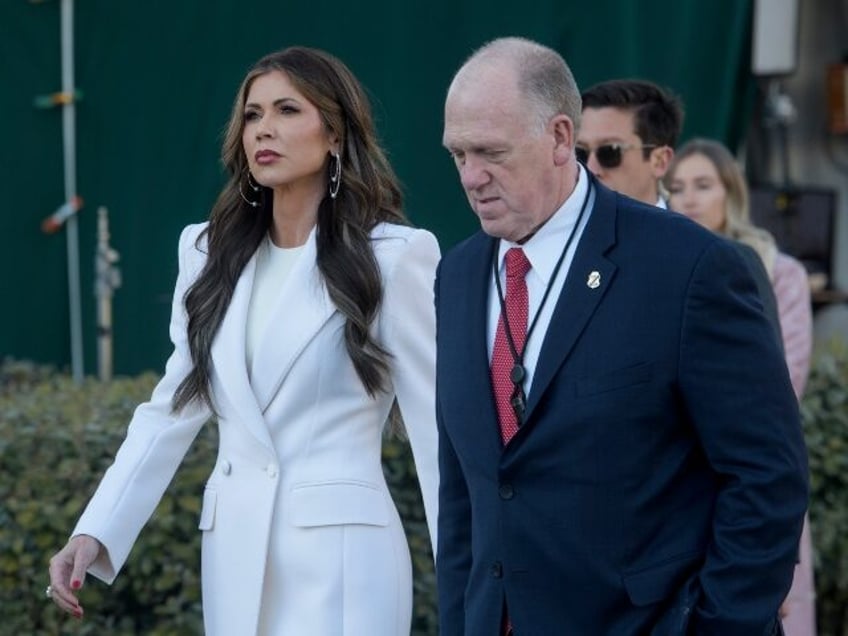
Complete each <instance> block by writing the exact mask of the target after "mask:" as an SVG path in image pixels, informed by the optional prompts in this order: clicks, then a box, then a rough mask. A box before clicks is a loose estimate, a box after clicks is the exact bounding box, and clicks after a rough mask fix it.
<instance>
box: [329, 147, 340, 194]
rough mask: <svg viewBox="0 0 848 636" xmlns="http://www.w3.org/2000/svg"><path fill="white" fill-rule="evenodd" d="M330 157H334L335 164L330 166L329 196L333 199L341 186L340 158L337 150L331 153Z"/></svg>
mask: <svg viewBox="0 0 848 636" xmlns="http://www.w3.org/2000/svg"><path fill="white" fill-rule="evenodd" d="M332 157H333V159H335V165H333V166H331V167H330V171H331V172H330V198H331V199H335V198H336V197H337V196H338V194H339V188H340V187H341V186H342V159H341V157H340V156H339V153H337V152H334V153H332Z"/></svg>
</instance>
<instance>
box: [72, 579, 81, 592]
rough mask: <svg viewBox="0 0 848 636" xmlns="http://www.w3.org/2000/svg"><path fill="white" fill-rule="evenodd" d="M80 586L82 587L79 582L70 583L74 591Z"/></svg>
mask: <svg viewBox="0 0 848 636" xmlns="http://www.w3.org/2000/svg"><path fill="white" fill-rule="evenodd" d="M81 585H82V582H80V581H79V580H76V581H71V587H72V588H73V589H75V590H78V589H79V588H80V586H81Z"/></svg>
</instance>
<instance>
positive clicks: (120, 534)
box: [73, 225, 211, 583]
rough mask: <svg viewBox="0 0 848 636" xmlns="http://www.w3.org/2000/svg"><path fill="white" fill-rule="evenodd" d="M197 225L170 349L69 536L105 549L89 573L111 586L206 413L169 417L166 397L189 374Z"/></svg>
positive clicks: (189, 239) (186, 241)
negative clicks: (188, 295)
mask: <svg viewBox="0 0 848 636" xmlns="http://www.w3.org/2000/svg"><path fill="white" fill-rule="evenodd" d="M202 227H203V226H200V225H194V226H189V227H187V228H186V229H185V230H183V233H182V235H181V236H180V249H179V263H180V266H179V275H178V277H177V283H176V287H175V290H174V299H173V304H172V309H171V322H170V330H169V332H170V337H171V341H172V343H173V345H174V350H173V353H172V354H171V356H170V357H169V359H168V362H167V364H166V366H165V373H164V375H163V377H162V379H161V380H160V381H159V383H158V384H157V385H156V388H155V389H154V390H153V394H152V395H151V397H150V400H149V401H147V402H145V403H144V404H141V405H140V406H139V407H138V408H136V410H135V413H134V414H133V417H132V420H131V421H130V424H129V427H128V428H127V436H126V438H125V439H124V441H123V443H122V444H121V447H120V448H119V449H118V452H117V455H116V456H115V460H114V462H113V463H112V465H111V466H110V467H109V469H108V470H107V471H106V473H105V474H104V476H103V479H102V480H101V482H100V484H99V485H98V487H97V490H96V492H95V493H94V496H93V497H92V498H91V501H90V502H89V503H88V506H87V507H86V509H85V511H84V512H83V514H82V516H81V517H80V520H79V521H78V523H77V526H76V528H75V529H74V531H73V534H74V535H77V534H87V535H91V536H93V537H95V538H96V539H97V540H98V541H100V543H102V544H103V546H104V548H105V550H104V551H102V552H101V555H100V557H99V558H98V559H97V561H95V562H94V563H93V564H92V566H91V568H90V573H91V574H92V575H94V576H96V577H97V578H99V579H101V580H103V581H105V582H107V583H111V582H112V581H113V580H114V579H115V577H116V576H117V574H118V572H119V571H120V570H121V568H122V567H123V565H124V563H125V562H126V559H127V557H128V556H129V552H130V549H131V548H132V545H133V544H134V543H135V540H136V538H137V537H138V534H139V532H141V529H142V527H143V526H144V524H145V523H146V522H147V520H148V519H149V518H150V515H151V514H153V511H154V510H155V508H156V505H157V504H158V503H159V500H160V499H161V497H162V494H163V493H164V492H165V489H166V488H167V487H168V484H169V483H170V481H171V479H172V478H173V476H174V473H175V472H176V470H177V467H178V466H179V464H180V462H181V461H182V458H183V457H184V456H185V454H186V452H187V451H188V448H189V446H190V445H191V442H192V441H193V440H194V438H195V437H196V435H197V433H198V431H199V430H200V428H201V426H202V425H203V423H204V422H205V421H206V420H207V419H208V418H209V416H210V414H211V413H210V411H209V409H208V408H206V407H205V406H202V405H198V404H190V405H188V406H187V407H186V408H184V409H183V410H182V411H181V412H180V413H178V414H174V413H172V412H171V398H172V397H173V395H174V392H175V391H176V389H177V387H178V386H179V384H180V383H181V382H182V380H183V378H185V376H186V374H187V373H188V372H189V371H190V370H191V367H192V363H191V356H190V354H189V350H188V339H187V332H186V324H187V317H186V312H185V307H184V305H183V296H184V295H185V292H186V291H187V289H188V288H189V286H190V285H191V282H192V281H193V280H194V278H195V276H196V274H197V272H198V271H199V269H200V266H201V263H200V261H201V257H200V254H199V253H198V252H197V250H196V248H195V241H196V239H197V236H198V234H199V231H200V229H202Z"/></svg>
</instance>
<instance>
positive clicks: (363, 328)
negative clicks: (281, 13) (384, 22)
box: [172, 47, 406, 412]
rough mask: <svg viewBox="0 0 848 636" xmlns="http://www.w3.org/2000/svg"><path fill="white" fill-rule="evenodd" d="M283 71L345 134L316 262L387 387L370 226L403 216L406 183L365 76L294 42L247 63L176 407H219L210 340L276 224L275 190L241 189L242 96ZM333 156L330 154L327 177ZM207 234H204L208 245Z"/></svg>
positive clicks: (368, 380)
mask: <svg viewBox="0 0 848 636" xmlns="http://www.w3.org/2000/svg"><path fill="white" fill-rule="evenodd" d="M272 71H281V72H282V73H284V74H285V75H286V76H287V77H288V79H289V80H290V81H291V82H292V83H293V84H294V85H295V87H296V88H297V89H298V91H300V92H301V93H302V94H303V95H304V96H305V97H306V98H307V99H308V100H309V101H310V102H311V103H312V104H314V105H315V107H316V108H317V109H318V111H319V113H320V115H321V119H322V120H323V122H324V126H325V127H326V129H327V131H328V132H330V133H332V134H335V135H336V136H338V138H339V149H340V155H341V162H342V185H341V188H340V190H339V192H338V196H337V197H336V198H335V199H333V198H331V197H330V196H329V188H328V193H327V195H325V197H324V199H323V200H322V201H321V204H320V205H319V207H318V222H317V225H318V226H317V232H316V241H317V251H318V256H317V264H318V269H319V271H320V272H321V276H322V278H323V282H324V284H325V285H326V286H327V291H328V293H329V295H330V298H331V299H332V301H333V303H334V304H335V305H336V307H337V308H338V310H339V311H340V312H341V313H342V314H343V315H344V316H345V319H346V323H345V329H344V338H345V346H346V349H347V352H348V355H350V358H351V361H352V362H353V365H354V368H355V369H356V373H357V375H358V376H359V379H360V380H361V381H362V384H363V385H364V387H365V389H366V391H367V392H368V394H369V395H372V396H373V395H375V394H376V393H377V392H379V391H382V390H384V389H385V388H386V385H387V378H388V370H389V353H388V352H387V351H386V350H385V349H384V348H383V347H382V346H381V345H380V344H379V343H378V342H376V341H375V340H374V338H373V337H372V336H371V334H370V332H369V327H370V325H371V323H372V322H373V320H374V318H375V317H376V315H377V312H378V310H379V308H380V303H381V302H382V287H381V281H380V271H379V267H378V265H377V260H376V258H375V256H374V251H373V249H372V246H371V240H370V233H371V230H372V229H373V228H374V226H375V225H377V224H378V223H380V222H382V221H390V222H393V223H401V224H405V223H406V219H405V217H404V215H403V212H402V195H401V190H400V185H399V183H398V180H397V177H396V176H395V174H394V172H393V170H392V168H391V166H390V165H389V162H388V161H387V159H386V156H385V153H384V152H383V150H382V149H381V148H380V145H379V143H378V140H377V136H376V133H375V131H374V123H373V119H372V116H371V108H370V105H369V102H368V98H367V96H366V94H365V91H364V90H363V88H362V86H361V85H360V83H359V82H358V81H357V79H356V78H355V77H354V76H353V74H352V73H351V72H350V70H349V69H348V68H347V66H345V65H344V64H343V63H342V62H341V61H340V60H338V59H337V58H335V57H333V56H332V55H330V54H328V53H326V52H324V51H320V50H317V49H311V48H305V47H290V48H287V49H283V50H282V51H278V52H275V53H271V54H270V55H266V56H265V57H263V58H262V59H260V60H259V61H258V62H256V64H255V65H254V66H253V68H251V69H250V71H249V72H248V73H247V76H246V77H245V78H244V81H243V82H242V84H241V87H240V88H239V90H238V94H237V96H236V99H235V103H234V105H233V111H232V115H231V117H230V121H229V124H228V126H227V129H226V133H225V136H224V143H223V147H222V150H221V158H222V160H223V163H224V166H225V167H226V169H227V172H228V173H229V180H228V182H227V184H226V185H225V186H224V188H223V190H222V191H221V193H220V194H219V195H218V199H217V201H216V202H215V205H214V206H213V207H212V212H211V215H210V218H209V225H208V227H207V229H206V231H205V232H204V234H205V235H206V237H205V238H206V244H207V248H206V249H207V251H208V255H207V259H206V264H205V266H204V268H203V271H202V272H201V273H200V275H199V276H198V278H197V280H196V281H195V282H194V283H193V284H192V285H191V287H190V288H189V289H188V291H187V292H186V294H185V297H184V303H185V308H186V313H187V314H188V342H189V350H190V352H191V359H192V363H193V368H192V370H191V371H190V372H189V374H188V375H187V376H186V377H185V379H184V380H183V381H182V383H181V384H180V385H179V387H178V388H177V390H176V392H175V394H174V398H173V401H172V408H173V410H174V411H175V412H178V411H180V410H181V409H182V408H183V407H185V406H186V405H187V404H189V403H190V402H193V401H195V400H199V401H201V402H204V403H205V404H207V405H208V406H209V407H210V408H211V409H212V410H213V411H214V410H215V407H214V404H213V401H212V395H211V385H210V380H211V368H212V363H211V354H210V350H211V346H212V342H213V340H214V338H215V334H216V333H217V331H218V328H219V326H220V324H221V321H222V320H223V318H224V315H225V314H226V312H227V307H228V306H229V304H230V300H231V299H232V296H233V291H234V289H235V286H236V283H237V281H238V279H239V276H240V275H241V272H242V270H243V269H244V266H245V265H246V264H247V262H248V261H249V260H250V258H251V256H253V253H254V252H255V251H256V249H257V248H258V247H259V244H260V242H261V241H262V240H263V238H264V237H265V235H266V234H267V232H268V229H269V227H270V224H271V219H272V211H273V210H272V202H273V196H272V193H271V191H270V190H269V189H268V188H264V187H262V188H261V189H260V191H259V192H258V193H257V194H258V195H259V206H258V207H253V206H251V205H249V204H248V203H247V202H246V201H245V200H244V198H243V197H242V195H241V193H240V188H241V191H243V192H245V193H247V195H248V197H250V196H251V195H253V194H254V192H253V191H252V190H250V189H249V186H248V184H247V182H246V177H247V174H248V172H247V171H248V164H247V158H246V156H245V153H244V148H243V145H242V132H243V130H244V105H245V101H246V99H247V94H248V91H249V90H250V86H251V84H252V82H253V80H255V79H256V78H257V77H259V76H260V75H265V74H266V73H270V72H272ZM329 171H330V161H329V155H328V157H327V178H328V184H329V176H330V174H329ZM203 238H204V236H203V234H201V236H200V237H199V238H198V242H197V246H198V247H199V248H200V247H201V243H202V241H203Z"/></svg>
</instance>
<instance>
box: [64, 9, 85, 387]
mask: <svg viewBox="0 0 848 636" xmlns="http://www.w3.org/2000/svg"><path fill="white" fill-rule="evenodd" d="M61 36H62V92H63V93H64V94H65V95H66V96H70V97H69V98H68V99H66V100H65V103H64V104H63V106H62V150H63V159H64V168H65V201H72V200H73V198H74V197H75V196H76V195H77V164H76V128H75V122H76V107H75V104H74V98H73V95H74V94H75V90H76V88H75V87H74V2H73V0H62V5H61ZM66 237H67V249H68V295H69V301H70V323H71V371H72V372H73V377H74V380H75V381H76V382H77V383H80V382H82V380H83V343H82V308H81V305H82V303H81V293H80V269H79V233H78V230H77V217H76V215H73V216H71V217H70V218H69V219H68V221H67V234H66Z"/></svg>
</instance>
